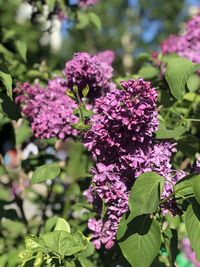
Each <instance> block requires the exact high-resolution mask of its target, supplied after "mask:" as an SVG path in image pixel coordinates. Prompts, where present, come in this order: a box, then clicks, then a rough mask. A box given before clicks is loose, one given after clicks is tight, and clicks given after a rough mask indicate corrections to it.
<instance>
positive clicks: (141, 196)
mask: <svg viewBox="0 0 200 267" xmlns="http://www.w3.org/2000/svg"><path fill="white" fill-rule="evenodd" d="M164 182H165V179H164V177H161V176H159V175H158V174H157V173H154V172H147V173H144V174H142V175H140V176H139V177H138V178H137V180H136V182H135V184H134V186H133V187H132V190H131V193H130V196H129V208H130V211H131V216H134V217H136V216H139V215H142V214H149V213H154V212H156V210H157V208H158V206H159V203H160V195H161V193H162V190H163V185H164Z"/></svg>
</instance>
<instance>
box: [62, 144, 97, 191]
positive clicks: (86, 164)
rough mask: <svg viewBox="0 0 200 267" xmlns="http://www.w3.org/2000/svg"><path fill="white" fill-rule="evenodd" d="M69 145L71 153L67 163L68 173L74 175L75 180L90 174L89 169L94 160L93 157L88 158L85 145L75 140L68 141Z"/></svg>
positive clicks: (69, 152)
mask: <svg viewBox="0 0 200 267" xmlns="http://www.w3.org/2000/svg"><path fill="white" fill-rule="evenodd" d="M67 146H68V147H67V151H68V155H69V159H68V161H67V163H66V172H67V175H69V176H70V177H72V179H73V180H76V179H78V178H81V177H82V178H84V177H86V176H88V175H89V170H90V168H91V167H92V162H91V159H90V158H88V156H87V154H86V150H85V148H84V146H83V145H82V144H81V143H80V142H73V141H70V142H68V143H67ZM71 186H72V185H71ZM69 188H70V187H69Z"/></svg>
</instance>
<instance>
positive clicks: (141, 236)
mask: <svg viewBox="0 0 200 267" xmlns="http://www.w3.org/2000/svg"><path fill="white" fill-rule="evenodd" d="M160 245H161V231H160V227H159V224H158V223H157V222H156V221H154V220H152V219H150V218H149V216H146V215H145V216H144V215H143V216H139V217H136V218H134V219H133V220H132V221H131V222H130V223H129V224H128V228H127V231H126V233H125V235H124V236H123V237H122V238H121V239H120V240H119V246H120V248H121V250H122V253H123V255H124V257H125V258H126V259H127V261H128V262H129V263H130V264H131V266H133V267H141V264H142V267H149V266H150V265H151V263H152V262H153V260H154V259H155V257H156V255H157V254H158V252H159V250H160Z"/></svg>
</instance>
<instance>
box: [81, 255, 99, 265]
mask: <svg viewBox="0 0 200 267" xmlns="http://www.w3.org/2000/svg"><path fill="white" fill-rule="evenodd" d="M78 261H79V262H80V264H81V266H82V267H95V266H96V265H94V264H93V263H92V262H91V261H90V260H88V259H87V258H84V257H79V258H78Z"/></svg>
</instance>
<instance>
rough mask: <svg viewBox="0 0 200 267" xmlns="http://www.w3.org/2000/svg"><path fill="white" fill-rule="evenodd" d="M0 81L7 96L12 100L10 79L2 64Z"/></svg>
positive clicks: (0, 65)
mask: <svg viewBox="0 0 200 267" xmlns="http://www.w3.org/2000/svg"><path fill="white" fill-rule="evenodd" d="M0 79H1V81H2V83H3V84H4V86H5V88H6V90H7V94H8V96H9V97H10V98H11V99H12V77H11V75H10V73H9V70H8V68H7V67H6V66H5V65H3V64H0Z"/></svg>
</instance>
